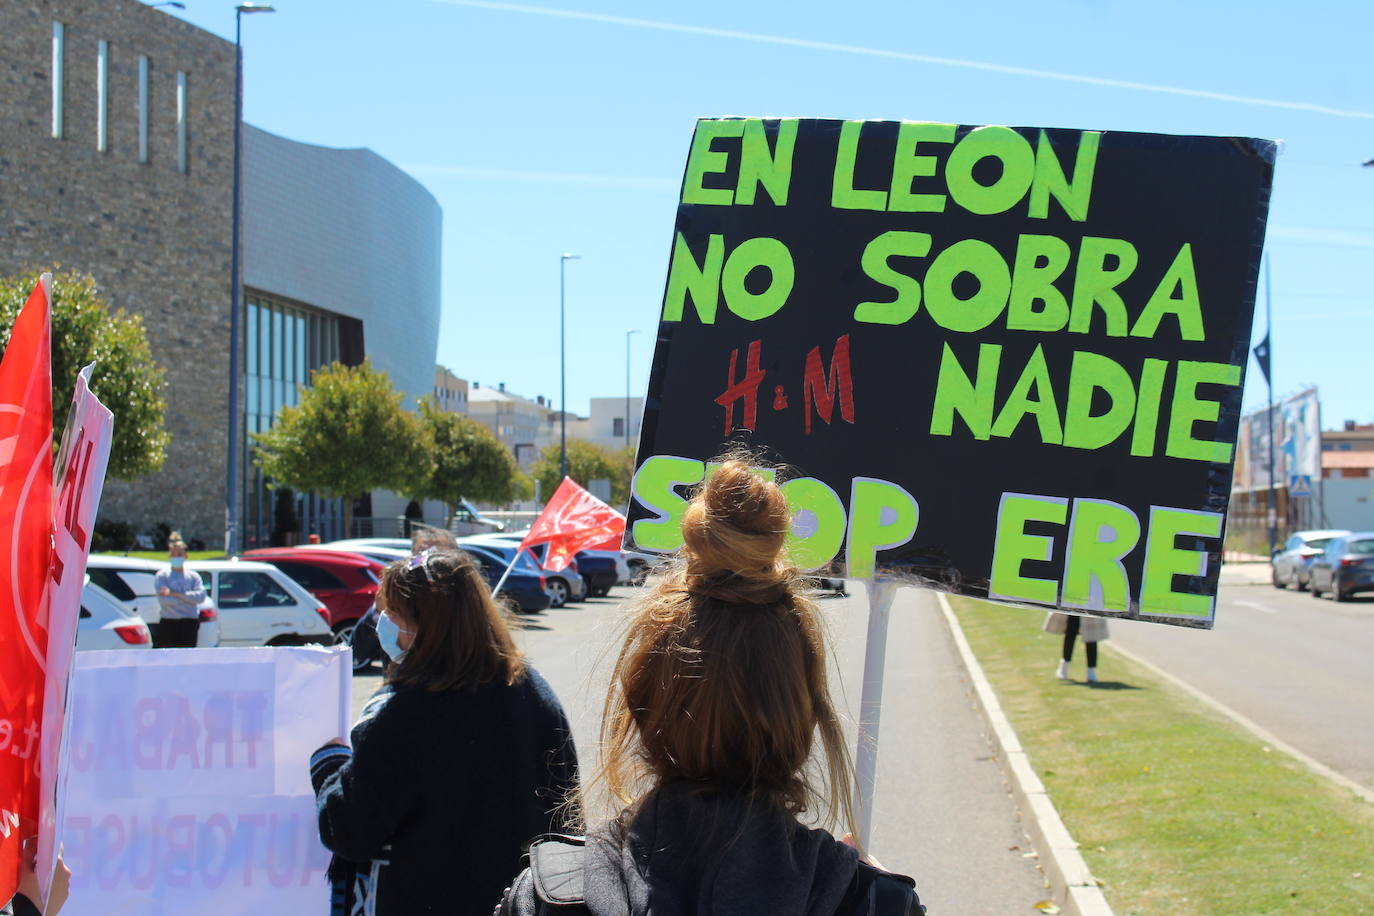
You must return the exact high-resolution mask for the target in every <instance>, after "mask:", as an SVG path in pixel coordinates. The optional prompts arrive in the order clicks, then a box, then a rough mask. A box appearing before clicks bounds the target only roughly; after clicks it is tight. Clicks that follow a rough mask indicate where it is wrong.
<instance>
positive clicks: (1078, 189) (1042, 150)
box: [1028, 130, 1102, 223]
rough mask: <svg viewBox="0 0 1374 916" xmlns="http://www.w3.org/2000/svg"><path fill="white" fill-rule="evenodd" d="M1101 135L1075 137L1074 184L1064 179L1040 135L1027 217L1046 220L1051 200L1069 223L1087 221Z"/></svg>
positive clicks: (1046, 138)
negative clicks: (1076, 153)
mask: <svg viewBox="0 0 1374 916" xmlns="http://www.w3.org/2000/svg"><path fill="white" fill-rule="evenodd" d="M1101 139H1102V134H1100V133H1098V132H1097V131H1092V130H1085V131H1084V132H1083V133H1082V134H1080V135H1079V137H1078V157H1077V158H1076V159H1075V160H1074V166H1073V182H1072V183H1070V182H1069V180H1068V179H1067V178H1065V177H1064V167H1063V166H1062V165H1060V164H1059V157H1058V156H1056V155H1055V153H1054V144H1053V143H1051V142H1050V138H1049V136H1048V135H1047V134H1046V133H1045V132H1044V131H1043V130H1042V131H1040V142H1039V144H1037V146H1036V148H1035V180H1034V181H1033V182H1032V183H1031V192H1030V209H1029V211H1028V212H1029V213H1030V215H1031V216H1032V217H1033V218H1035V219H1045V218H1046V217H1048V216H1049V214H1050V198H1051V197H1053V198H1054V199H1055V200H1057V201H1059V205H1060V206H1061V207H1063V208H1064V212H1065V213H1066V214H1068V217H1069V219H1071V220H1073V221H1074V222H1076V223H1081V222H1083V221H1084V220H1086V219H1087V218H1088V201H1089V199H1090V198H1091V197H1092V190H1093V171H1094V169H1095V168H1096V166H1097V147H1098V142H1099V141H1100V140H1101Z"/></svg>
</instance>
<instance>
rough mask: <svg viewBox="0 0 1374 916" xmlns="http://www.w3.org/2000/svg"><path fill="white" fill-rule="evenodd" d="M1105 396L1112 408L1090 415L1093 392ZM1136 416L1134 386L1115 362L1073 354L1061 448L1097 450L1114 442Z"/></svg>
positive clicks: (1092, 354) (1087, 355)
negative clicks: (1104, 394) (1063, 446)
mask: <svg viewBox="0 0 1374 916" xmlns="http://www.w3.org/2000/svg"><path fill="white" fill-rule="evenodd" d="M1098 389H1101V390H1102V391H1105V392H1106V393H1107V399H1108V401H1109V402H1110V404H1111V406H1110V407H1108V408H1107V412H1106V413H1104V414H1101V415H1100V416H1096V417H1095V416H1093V415H1092V406H1093V392H1094V391H1096V390H1098ZM1134 416H1135V384H1134V383H1133V382H1132V381H1131V376H1130V374H1129V373H1128V372H1127V371H1126V370H1125V369H1123V368H1121V365H1120V364H1119V363H1118V362H1117V361H1116V360H1114V359H1110V358H1108V357H1106V356H1101V355H1099V354H1097V353H1088V352H1085V351H1082V350H1078V351H1075V352H1074V354H1073V368H1072V369H1070V370H1069V403H1068V406H1067V407H1066V408H1065V410H1064V445H1066V446H1067V447H1069V448H1084V449H1098V448H1102V446H1104V445H1107V444H1109V443H1112V442H1115V441H1116V440H1117V437H1119V436H1120V435H1121V434H1122V433H1123V432H1125V431H1126V428H1127V427H1129V426H1130V425H1131V420H1132V419H1133V418H1134Z"/></svg>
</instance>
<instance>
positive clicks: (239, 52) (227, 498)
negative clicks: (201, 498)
mask: <svg viewBox="0 0 1374 916" xmlns="http://www.w3.org/2000/svg"><path fill="white" fill-rule="evenodd" d="M274 12H276V10H275V9H273V8H272V7H270V6H264V5H262V4H259V3H240V4H239V5H238V6H236V7H234V190H233V202H232V206H233V210H234V212H233V216H232V218H231V226H232V230H231V231H232V232H233V236H234V237H233V239H231V240H230V242H229V251H230V255H229V298H230V304H229V448H228V449H227V451H228V453H229V454H228V459H229V469H228V471H227V472H226V475H225V477H226V480H225V487H224V554H225V556H229V557H232V556H234V554H236V553H238V533H239V532H238V527H239V509H238V497H239V492H238V491H239V487H238V482H239V479H238V463H239V306H240V302H239V300H240V299H242V298H243V293H242V277H240V275H239V274H240V270H239V199H240V197H241V196H242V188H241V186H240V184H241V172H242V167H241V160H242V153H243V146H242V144H243V14H244V13H274Z"/></svg>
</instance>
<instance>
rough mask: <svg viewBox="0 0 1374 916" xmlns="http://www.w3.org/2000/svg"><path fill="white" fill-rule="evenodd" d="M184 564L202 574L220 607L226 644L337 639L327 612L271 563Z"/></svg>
mask: <svg viewBox="0 0 1374 916" xmlns="http://www.w3.org/2000/svg"><path fill="white" fill-rule="evenodd" d="M186 566H187V568H188V569H194V570H195V571H196V572H198V573H200V577H201V578H202V579H204V580H205V588H206V590H207V591H209V592H210V595H211V597H212V598H213V599H214V602H215V607H217V608H219V619H220V640H221V641H222V643H223V644H224V645H226V646H301V645H308V644H311V643H315V644H320V645H327V644H329V643H332V642H333V641H334V633H333V631H332V630H331V629H330V628H329V609H328V608H326V607H325V606H324V605H323V604H321V603H320V602H319V600H318V599H316V598H315V596H314V595H312V594H310V593H309V592H308V591H306V590H305V589H304V588H302V587H301V586H299V585H297V584H296V582H295V580H294V579H292V578H291V577H290V576H288V575H287V574H286V573H284V572H282V571H281V570H280V569H277V567H275V566H273V565H272V564H271V563H258V562H254V561H252V560H197V561H196V562H194V563H187V564H186Z"/></svg>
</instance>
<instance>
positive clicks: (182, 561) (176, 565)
mask: <svg viewBox="0 0 1374 916" xmlns="http://www.w3.org/2000/svg"><path fill="white" fill-rule="evenodd" d="M171 561H172V568H173V569H181V567H182V566H184V565H186V558H185V557H172V558H171Z"/></svg>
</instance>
